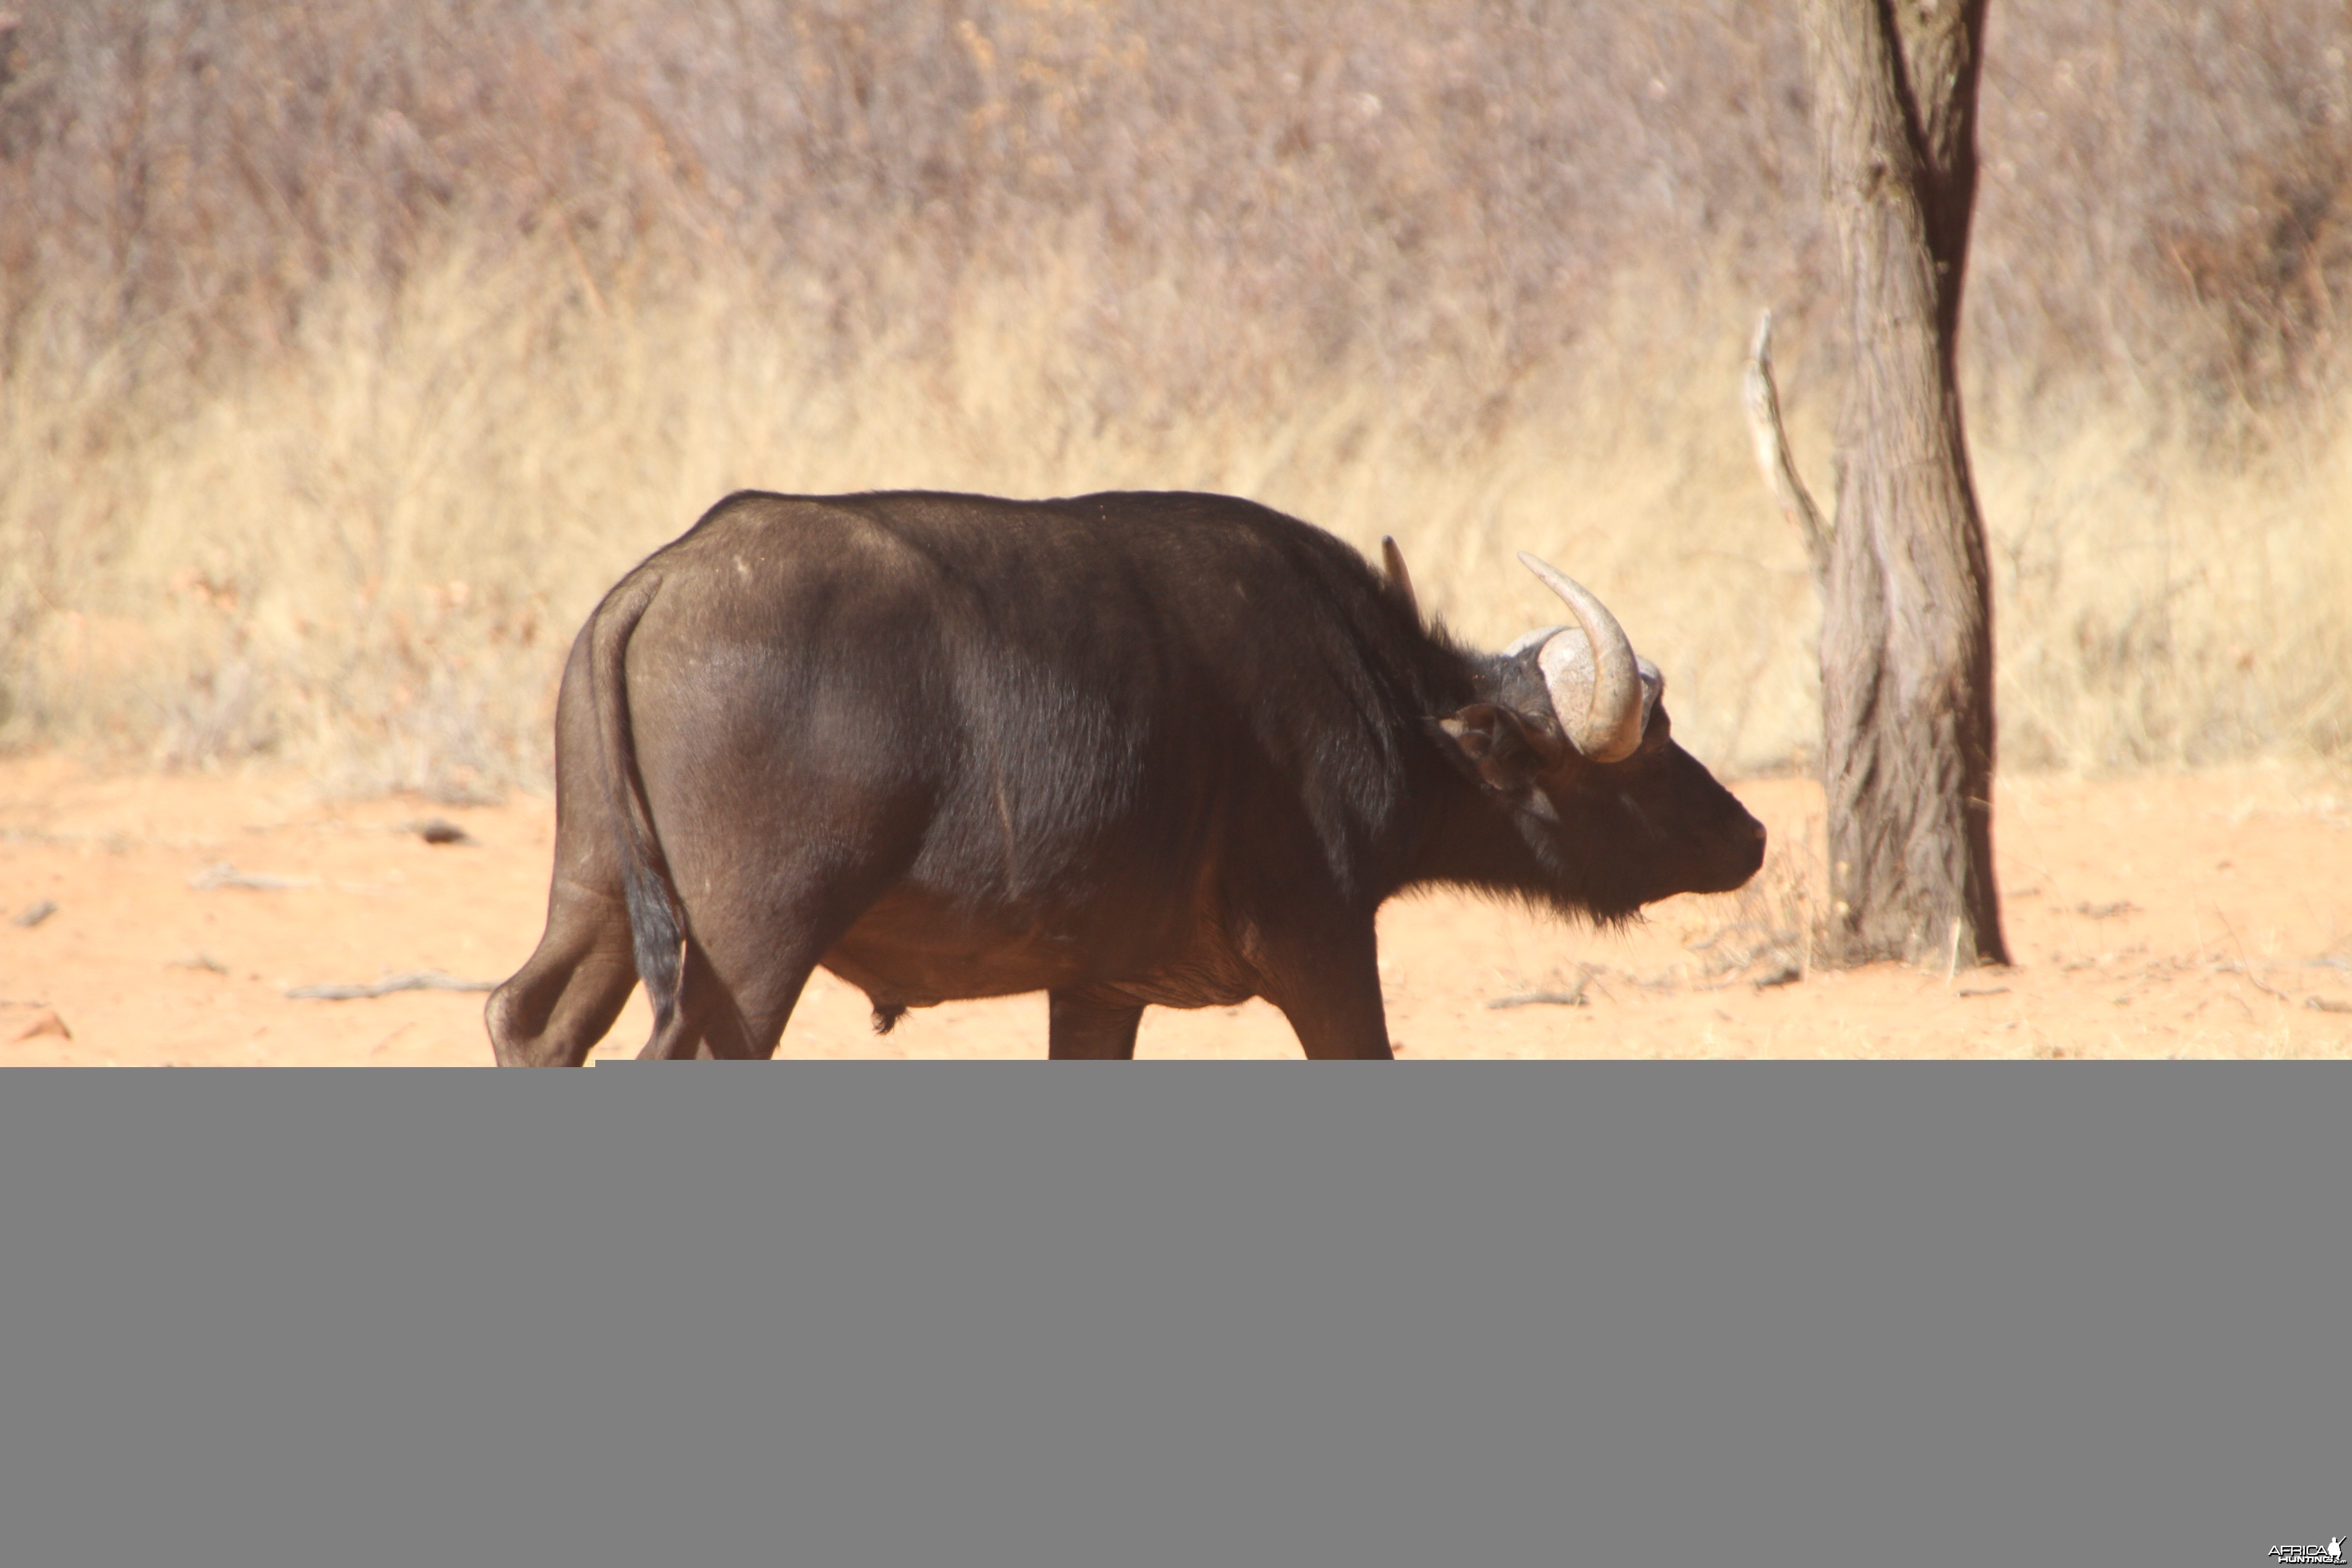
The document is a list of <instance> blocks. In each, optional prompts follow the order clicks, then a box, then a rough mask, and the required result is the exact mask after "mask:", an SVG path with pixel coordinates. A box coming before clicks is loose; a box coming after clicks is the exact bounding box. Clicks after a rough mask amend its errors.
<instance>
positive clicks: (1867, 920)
mask: <svg viewBox="0 0 2352 1568" xmlns="http://www.w3.org/2000/svg"><path fill="white" fill-rule="evenodd" d="M1985 5H1986V0H1812V3H1811V5H1810V6H1809V8H1808V10H1807V12H1806V19H1805V33H1806V56H1807V63H1808V66H1809V68H1810V71H1811V79H1812V87H1813V100H1814V116H1815V127H1816V134H1817V136H1818V139H1819V142H1820V146H1821V152H1822V167H1823V172H1824V175H1825V185H1826V189H1827V192H1828V197H1829V204H1830V207H1831V210H1832V214H1833V216H1834V217H1835V220H1836V226H1837V234H1838V242H1839V247H1840V251H1841V254H1842V258H1843V270H1844V281H1845V294H1844V300H1843V305H1844V316H1845V324H1846V328H1847V333H1848V337H1849V340H1850V349H1851V353H1852V374H1851V375H1850V377H1849V380H1848V384H1847V389H1846V397H1845V405H1844V408H1843V413H1842V415H1841V417H1840V422H1839V433H1838V439H1837V510H1836V520H1835V522H1834V525H1825V524H1823V523H1822V521H1821V519H1820V516H1819V513H1818V511H1817V510H1815V509H1814V508H1813V504H1812V501H1811V498H1810V497H1809V496H1807V495H1806V494H1805V493H1804V488H1803V485H1802V484H1801V481H1800V480H1799V479H1797V475H1796V469H1795V467H1794V465H1793V464H1792V463H1791V462H1790V459H1789V456H1788V447H1787V443H1786V440H1785V439H1784V437H1782V435H1781V431H1780V411H1779V406H1778V398H1777V395H1775V394H1774V392H1773V388H1772V383H1771V361H1770V357H1769V353H1770V350H1769V332H1770V325H1771V323H1770V318H1769V316H1767V317H1766V319H1765V321H1763V323H1762V324H1761V325H1760V326H1759V330H1758V333H1757V342H1756V345H1755V349H1754V352H1753V353H1751V356H1750V360H1749V365H1748V410H1749V415H1750V419H1751V423H1752V426H1753V429H1754V433H1755V436H1756V440H1757V455H1758V458H1759V462H1761V464H1762V465H1763V467H1764V469H1765V475H1766V479H1767V480H1768V481H1769V482H1770V483H1771V484H1772V485H1773V487H1774V489H1775V491H1776V492H1777V493H1778V494H1779V496H1780V500H1781V504H1782V506H1783V507H1784V508H1786V509H1787V510H1789V511H1790V515H1791V517H1792V519H1794V521H1797V523H1798V524H1799V526H1800V527H1801V529H1802V530H1803V531H1804V532H1805V536H1806V545H1807V549H1808V551H1809V552H1810V553H1811V556H1812V561H1813V570H1814V576H1815V579H1816V581H1817V583H1819V584H1820V585H1821V587H1822V595H1823V604H1822V640H1821V660H1822V784H1823V786H1824V789H1825V791H1826V794H1827V799H1828V812H1829V851H1830V871H1831V879H1830V887H1831V898H1832V909H1831V918H1830V921H1829V946H1830V950H1831V951H1830V957H1831V959H1832V962H1835V963H1869V962H1872V961H1874V960H1878V959H1903V960H1908V961H1912V962H1919V961H1922V960H1934V961H1937V962H1941V963H2008V962H2009V952H2008V947H2007V944H2006V942H2004V940H2003V938H2002V935H2001V928H2000V895H1999V893H1998V891H1997V889H1996V888H1995V886H1994V883H1993V866H1992V767H1993V705H1992V595H1991V576H1990V571H1989V570H1988V566H1987V563H1986V551H1985V536H1984V522H1983V520H1982V518H1981V516H1980V515H1979V511H1978V509H1977V497H1976V486H1975V482H1974V480H1973V479H1971V478H1970V476H1969V456H1968V444H1967V440H1966V437H1965V433H1964V431H1963V429H1962V426H1961V420H1960V396H1959V386H1958V381H1957V379H1956V377H1955V374H1954V369H1953V360H1954V353H1953V351H1954V344H1955V340H1956V339H1957V337H1958V331H1959V321H1960V287H1961V279H1962V276H1963V272H1964V269H1965V267H1966V264H1967V260H1968V246H1969V216H1970V214H1971V211H1972V209H1973V207H1974V205H1975V200H1976V182H1977V162H1976V103H1977V79H1978V68H1979V60H1980V58H1982V56H1981V46H1982V43H1983V38H1984V16H1985Z"/></svg>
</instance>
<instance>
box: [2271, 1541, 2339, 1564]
mask: <svg viewBox="0 0 2352 1568" xmlns="http://www.w3.org/2000/svg"><path fill="white" fill-rule="evenodd" d="M2271 1560H2272V1561H2273V1562H2275V1563H2341V1562H2343V1561H2344V1538H2343V1537H2342V1536H2340V1535H2331V1536H2329V1537H2328V1538H2327V1544H2326V1545H2325V1546H2273V1547H2272V1548H2271Z"/></svg>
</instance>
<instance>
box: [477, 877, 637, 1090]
mask: <svg viewBox="0 0 2352 1568" xmlns="http://www.w3.org/2000/svg"><path fill="white" fill-rule="evenodd" d="M636 984H637V961H636V957H635V954H634V953H633V952H631V951H630V946H629V915H628V910H626V909H625V907H624V906H623V905H622V903H621V900H619V899H618V898H616V897H614V896H613V895H611V894H609V893H603V892H597V891H593V890H591V889H585V888H582V887H580V886H578V885H577V884H576V883H572V882H567V881H562V880H559V881H558V882H557V883H556V885H555V892H554V895H553V897H552V898H551V899H550V900H549V909H548V917H547V933H546V934H545V935H544V936H542V937H541V938H540V939H539V947H538V949H537V951H535V952H532V954H531V955H530V958H529V959H528V960H526V961H525V962H524V963H523V966H522V967H521V968H520V969H519V970H517V971H515V973H514V977H513V978H512V979H510V980H509V981H508V982H507V983H506V984H503V985H501V986H499V988H498V989H497V990H495V991H493V992H491V993H490V999H489V1001H488V1004H487V1005H485V1006H484V1007H483V1009H482V1021H483V1022H484V1023H485V1024H487V1025H488V1026H489V1031H490V1050H491V1053H492V1055H493V1056H494V1057H495V1058H497V1061H498V1064H499V1066H500V1067H578V1066H580V1065H581V1064H582V1063H583V1062H585V1061H586V1060H587V1059H588V1053H589V1052H591V1051H593V1050H594V1049H595V1048H596V1042H597V1041H599V1040H601V1039H603V1038H604V1035H605V1033H606V1031H608V1030H610V1029H611V1028H612V1026H613V1020H614V1019H615V1018H617V1017H619V1016H621V1006H622V1005H623V1004H624V1003H625V1002H627V1001H628V999H629V993H630V991H631V990H633V989H635V985H636Z"/></svg>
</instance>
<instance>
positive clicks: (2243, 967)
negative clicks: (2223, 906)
mask: <svg viewBox="0 0 2352 1568" xmlns="http://www.w3.org/2000/svg"><path fill="white" fill-rule="evenodd" d="M2213 917H2214V918H2215V919H2216V920H2218V921H2221V929H2222V930H2223V931H2228V932H2229V933H2230V945H2231V947H2234V948H2236V949H2237V950H2238V962H2237V963H2234V964H2230V963H2225V964H2222V965H2221V969H2222V970H2223V971H2224V972H2226V973H2234V974H2238V975H2241V976H2242V977H2243V978H2244V979H2245V980H2246V981H2247V982H2248V983H2249V984H2252V986H2253V988H2254V989H2255V990H2257V991H2260V992H2262V993H2263V994H2264V995H2267V996H2275V997H2277V998H2278V999H2279V1000H2280V1001H2282V1002H2286V1003H2290V1004H2291V1003H2293V1002H2294V997H2292V996H2290V995H2288V994H2286V993H2285V992H2284V991H2282V990H2280V989H2279V988H2278V987H2277V986H2275V985H2273V984H2269V983H2268V982H2266V981H2264V980H2263V977H2262V976H2261V975H2259V974H2256V973H2254V966H2253V965H2252V964H2251V963H2247V962H2246V944H2245V943H2244V942H2241V941H2239V940H2238V928H2237V927H2236V926H2233V925H2231V923H2230V917H2229V916H2228V915H2225V914H2223V913H2222V912H2221V910H2218V909H2216V910H2214V911H2213Z"/></svg>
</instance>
